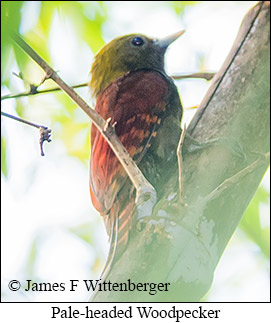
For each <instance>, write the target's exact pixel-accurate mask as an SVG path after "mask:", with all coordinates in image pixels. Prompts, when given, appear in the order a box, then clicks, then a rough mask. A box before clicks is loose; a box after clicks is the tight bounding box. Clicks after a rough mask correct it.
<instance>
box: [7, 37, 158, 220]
mask: <svg viewBox="0 0 271 323" xmlns="http://www.w3.org/2000/svg"><path fill="white" fill-rule="evenodd" d="M13 38H14V40H15V42H16V43H17V44H18V45H19V46H20V47H21V48H22V49H23V50H24V51H25V52H26V53H27V54H28V55H29V56H30V57H31V58H32V59H33V60H34V61H35V62H36V63H37V64H38V65H39V66H40V67H41V68H42V69H43V70H44V71H45V73H46V76H47V77H48V78H51V79H52V80H54V81H55V82H56V83H57V84H58V86H59V87H60V88H61V89H62V90H63V91H64V92H65V93H66V94H68V96H69V97H70V98H71V99H72V100H73V101H74V102H75V103H76V104H77V105H78V106H79V107H80V108H81V109H82V110H83V111H84V112H85V113H86V114H87V115H88V116H89V117H90V118H91V120H92V121H93V123H94V124H95V126H96V127H97V129H98V130H99V131H100V132H101V134H102V135H103V137H104V138H105V139H106V141H107V142H108V144H109V145H110V147H111V149H112V150H113V151H114V153H115V155H116V156H117V158H118V159H119V161H120V163H121V164H122V166H123V167H124V169H125V171H126V173H127V174H128V176H129V178H130V180H131V181H132V183H133V184H134V186H135V188H136V204H137V207H138V213H139V214H140V215H142V213H145V216H146V215H147V214H151V213H152V208H153V206H154V204H155V202H156V192H155V189H154V188H153V187H152V185H151V184H150V183H149V182H148V181H147V180H146V178H145V177H144V175H143V174H142V172H141V171H140V169H139V168H138V167H137V165H136V163H135V162H134V161H133V160H132V158H131V157H130V155H129V154H128V152H127V151H126V149H125V148H124V147H123V145H122V143H121V141H120V140H119V138H118V136H117V135H116V133H115V129H114V127H113V126H112V125H110V124H109V125H108V124H107V122H106V121H105V120H104V119H103V118H102V117H101V116H100V115H99V114H98V113H97V112H96V111H95V110H93V109H91V108H90V107H89V105H88V104H87V103H86V102H85V101H84V100H83V99H82V98H81V97H80V96H79V95H78V94H77V93H76V92H75V91H74V90H73V89H72V88H71V87H70V86H68V85H67V84H66V83H65V82H64V81H63V80H62V79H61V78H60V77H59V76H58V74H57V73H56V72H55V71H54V70H53V69H52V68H51V67H50V66H49V65H48V64H47V63H46V62H45V61H44V60H43V59H42V58H41V57H40V56H39V55H38V54H37V53H36V52H35V51H34V50H33V48H32V47H30V46H29V45H28V44H27V43H26V42H25V41H24V40H23V39H22V38H21V37H20V36H19V35H18V34H14V36H13ZM106 125H107V126H106Z"/></svg>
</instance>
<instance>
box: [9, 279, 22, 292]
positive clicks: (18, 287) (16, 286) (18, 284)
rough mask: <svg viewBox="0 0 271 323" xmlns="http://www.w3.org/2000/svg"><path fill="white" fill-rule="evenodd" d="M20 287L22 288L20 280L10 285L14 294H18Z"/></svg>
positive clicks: (12, 281) (11, 282)
mask: <svg viewBox="0 0 271 323" xmlns="http://www.w3.org/2000/svg"><path fill="white" fill-rule="evenodd" d="M20 287H21V283H20V282H19V281H18V280H11V281H10V282H9V283H8V288H9V289H10V290H12V291H13V292H16V291H17V290H19V289H20Z"/></svg>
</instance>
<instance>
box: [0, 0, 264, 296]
mask: <svg viewBox="0 0 271 323" xmlns="http://www.w3.org/2000/svg"><path fill="white" fill-rule="evenodd" d="M254 4H255V2H254V1H227V2H226V1H217V2H216V1H214V2H208V1H198V2H197V1H160V2H157V1H129V2H128V1H105V2H103V1H97V2H96V1H78V2H76V1H42V2H40V1H35V2H34V1H16V2H11V1H2V2H1V6H2V9H4V10H2V11H3V12H7V11H8V12H9V14H10V16H11V18H12V19H10V20H11V24H12V26H7V25H2V30H3V29H4V30H5V28H11V27H12V28H15V29H18V30H19V31H20V33H21V34H22V35H23V36H24V37H25V39H26V40H27V41H28V42H29V43H30V44H31V45H32V46H33V48H34V49H36V50H37V51H38V52H39V54H40V55H41V56H42V57H43V58H45V59H46V60H47V61H48V63H49V64H51V66H52V67H53V68H54V69H56V70H57V71H58V72H59V74H60V76H61V77H62V78H63V79H64V80H65V81H66V82H67V83H68V84H70V85H75V84H78V83H83V82H86V81H87V80H88V79H89V70H90V67H91V63H92V61H93V57H94V54H95V53H96V52H97V50H98V49H99V48H100V47H101V46H102V45H103V44H104V43H106V42H108V41H110V40H111V39H112V38H114V37H116V36H119V35H123V34H127V33H133V32H139V33H144V34H146V35H148V36H153V37H163V36H166V35H168V34H171V33H174V32H176V31H179V30H182V29H186V33H185V34H184V35H183V36H182V37H181V38H180V39H179V40H178V41H176V42H175V43H174V44H172V46H171V47H170V49H169V51H168V54H167V56H166V70H167V71H168V74H169V75H173V74H179V73H190V72H199V71H217V70H218V69H219V68H220V66H221V64H222V63H223V61H224V60H225V58H226V56H227V54H228V52H229V50H230V48H231V45H232V44H233V41H234V39H235V36H236V34H237V32H238V28H239V26H240V23H241V21H242V18H243V17H244V15H245V14H246V12H247V11H248V10H249V9H250V8H251V7H252V6H253V5H254ZM5 10H6V11H5ZM2 41H3V43H2V52H1V55H2V60H1V62H2V66H1V80H2V83H1V85H2V87H1V89H2V95H4V94H8V93H19V92H24V91H26V90H27V89H28V86H29V83H34V84H37V83H39V82H40V80H41V79H42V76H43V72H42V71H41V70H40V68H39V67H37V65H36V64H35V63H34V62H33V61H31V60H30V59H29V58H28V57H27V56H26V55H25V54H24V53H22V51H21V50H20V49H19V48H18V47H16V46H15V47H12V45H11V44H10V43H9V39H7V38H4V39H3V40H2ZM13 72H16V73H17V74H18V73H19V72H22V73H23V75H24V81H22V80H21V79H19V78H18V77H15V76H14V75H13V74H12V73H13ZM176 84H177V86H178V89H179V92H180V94H181V97H182V101H183V104H184V107H191V106H195V105H198V104H199V103H200V101H201V100H202V98H203V96H204V94H205V93H206V90H207V88H208V86H209V83H208V82H206V81H204V80H186V81H176ZM53 86H54V84H53V82H52V81H47V82H46V83H45V84H43V85H42V86H41V88H47V87H53ZM78 93H79V94H80V95H82V96H83V97H84V99H85V100H86V101H87V102H89V103H90V104H93V102H92V101H91V98H90V94H89V91H88V89H87V88H83V89H78ZM267 95H268V94H267ZM2 111H5V112H8V113H12V114H14V115H19V116H21V117H23V118H25V119H27V120H30V121H33V122H36V123H38V124H43V125H46V126H48V127H49V128H51V129H52V139H53V141H52V142H51V143H50V144H48V143H45V144H44V150H45V157H41V156H40V151H39V144H38V140H39V134H38V131H37V130H36V129H34V128H30V127H28V126H25V125H23V124H20V123H18V122H15V121H13V120H10V119H7V118H1V121H2V122H1V125H2V128H1V135H2V139H1V153H2V155H1V165H2V177H1V181H2V190H1V201H2V204H1V206H2V218H1V221H2V226H1V227H2V232H1V242H2V244H1V246H2V250H1V251H2V253H1V257H2V262H1V263H2V268H1V269H2V277H1V279H2V281H1V282H2V287H1V290H2V301H85V300H88V298H89V292H87V291H86V290H85V289H84V288H79V289H78V290H77V291H76V292H68V291H64V292H60V291H59V292H43V293H42V292H39V293H37V292H36V293H35V292H24V291H23V290H21V291H20V292H11V291H9V289H8V286H7V285H8V282H9V281H10V280H12V279H17V280H19V281H21V283H22V285H23V286H24V284H25V283H24V282H25V281H26V280H27V279H31V280H33V281H34V282H50V283H60V282H64V283H66V287H67V289H68V286H69V285H68V281H69V280H70V279H78V280H82V279H96V278H98V276H99V273H100V272H101V270H102V268H103V264H104V261H105V259H106V254H107V250H108V244H107V236H106V233H105V229H104V226H103V223H102V219H101V218H100V216H99V214H98V213H97V212H96V211H95V209H94V208H93V206H92V205H91V201H90V197H89V189H88V176H89V175H88V157H89V151H90V146H89V125H90V122H89V119H88V117H87V116H86V115H85V114H84V113H83V112H82V111H81V110H80V109H79V108H77V107H76V106H75V105H74V104H73V103H72V102H71V101H70V99H68V98H67V97H66V96H65V94H63V93H56V94H41V95H37V96H32V97H27V98H23V99H20V100H14V99H9V100H4V101H2ZM194 113H195V111H193V110H186V111H185V114H184V120H183V121H184V122H186V123H188V122H189V120H191V118H192V116H193V114H194ZM269 195H270V182H269V176H268V174H267V175H266V176H265V177H264V179H263V182H262V184H261V186H260V188H259V190H258V191H257V193H256V195H255V197H254V199H253V200H252V202H251V204H250V206H249V208H248V210H247V212H246V214H245V216H244V218H243V220H242V222H241V224H240V226H239V228H238V229H237V231H236V233H235V234H234V236H233V237H232V239H231V241H230V243H229V245H228V247H227V249H226V251H225V253H224V255H223V257H222V259H221V261H220V263H219V265H218V267H217V270H216V272H215V277H214V283H213V286H212V288H211V290H210V292H209V293H208V295H207V296H206V297H205V298H204V300H206V301H269V300H270V289H269V286H270V283H269V272H270V267H269V258H270V248H269V245H270V243H269V241H270V238H269V236H270V229H269V227H270V218H269Z"/></svg>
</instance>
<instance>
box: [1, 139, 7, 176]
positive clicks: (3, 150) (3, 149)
mask: <svg viewBox="0 0 271 323" xmlns="http://www.w3.org/2000/svg"><path fill="white" fill-rule="evenodd" d="M1 172H2V174H3V175H4V176H5V177H6V178H7V176H8V165H7V142H6V140H5V138H4V137H3V136H1Z"/></svg>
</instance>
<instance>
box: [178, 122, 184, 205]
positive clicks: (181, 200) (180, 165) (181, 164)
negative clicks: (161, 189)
mask: <svg viewBox="0 0 271 323" xmlns="http://www.w3.org/2000/svg"><path fill="white" fill-rule="evenodd" d="M185 133H186V124H184V127H183V131H182V134H181V138H180V140H179V143H178V147H177V159H178V170H179V201H180V203H181V204H183V203H184V198H183V184H182V179H183V177H182V169H183V156H182V148H183V141H184V136H185Z"/></svg>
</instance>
